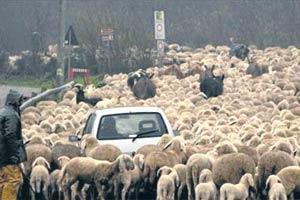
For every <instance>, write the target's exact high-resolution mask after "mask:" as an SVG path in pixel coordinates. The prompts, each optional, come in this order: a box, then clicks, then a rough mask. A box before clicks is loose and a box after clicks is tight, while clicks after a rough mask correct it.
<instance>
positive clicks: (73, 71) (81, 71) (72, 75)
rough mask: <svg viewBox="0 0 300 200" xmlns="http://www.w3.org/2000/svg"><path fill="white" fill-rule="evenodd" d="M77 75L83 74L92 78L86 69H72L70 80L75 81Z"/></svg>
mask: <svg viewBox="0 0 300 200" xmlns="http://www.w3.org/2000/svg"><path fill="white" fill-rule="evenodd" d="M75 73H83V74H84V75H85V76H87V77H89V76H90V70H89V69H85V68H73V67H71V68H70V79H71V80H73V79H74V75H75Z"/></svg>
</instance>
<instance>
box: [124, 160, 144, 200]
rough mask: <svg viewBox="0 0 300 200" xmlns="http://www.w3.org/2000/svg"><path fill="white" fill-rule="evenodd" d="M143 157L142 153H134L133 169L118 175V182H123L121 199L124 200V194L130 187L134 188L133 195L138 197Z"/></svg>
mask: <svg viewBox="0 0 300 200" xmlns="http://www.w3.org/2000/svg"><path fill="white" fill-rule="evenodd" d="M144 162H145V157H144V155H142V154H136V155H134V157H133V163H134V169H133V170H129V171H126V172H124V173H122V174H121V175H120V177H119V179H120V180H119V181H120V183H122V184H123V189H122V197H121V198H122V200H125V197H126V194H127V192H128V190H129V189H130V187H133V188H134V190H135V197H136V199H138V192H139V189H140V186H141V183H142V170H143V168H144Z"/></svg>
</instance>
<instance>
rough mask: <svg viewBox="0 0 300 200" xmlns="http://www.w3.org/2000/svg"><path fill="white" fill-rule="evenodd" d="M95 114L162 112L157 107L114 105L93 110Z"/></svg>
mask: <svg viewBox="0 0 300 200" xmlns="http://www.w3.org/2000/svg"><path fill="white" fill-rule="evenodd" d="M94 112H95V113H96V114H97V115H111V114H120V113H144V112H159V113H161V112H162V109H161V108H158V107H116V108H108V109H103V110H96V111H94Z"/></svg>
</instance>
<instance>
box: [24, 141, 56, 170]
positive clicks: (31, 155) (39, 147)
mask: <svg viewBox="0 0 300 200" xmlns="http://www.w3.org/2000/svg"><path fill="white" fill-rule="evenodd" d="M25 149H26V152H27V161H25V162H24V167H25V171H26V175H28V174H30V172H31V165H32V163H33V162H34V160H35V159H37V158H38V157H40V156H41V157H44V158H45V159H46V160H47V162H48V163H51V162H52V154H51V149H50V148H49V147H48V146H46V145H45V144H44V143H33V144H27V146H26V148H25Z"/></svg>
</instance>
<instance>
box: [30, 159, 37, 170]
mask: <svg viewBox="0 0 300 200" xmlns="http://www.w3.org/2000/svg"><path fill="white" fill-rule="evenodd" d="M37 161H38V160H35V161H34V162H33V163H32V165H31V167H32V168H33V167H34V166H36V164H37Z"/></svg>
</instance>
